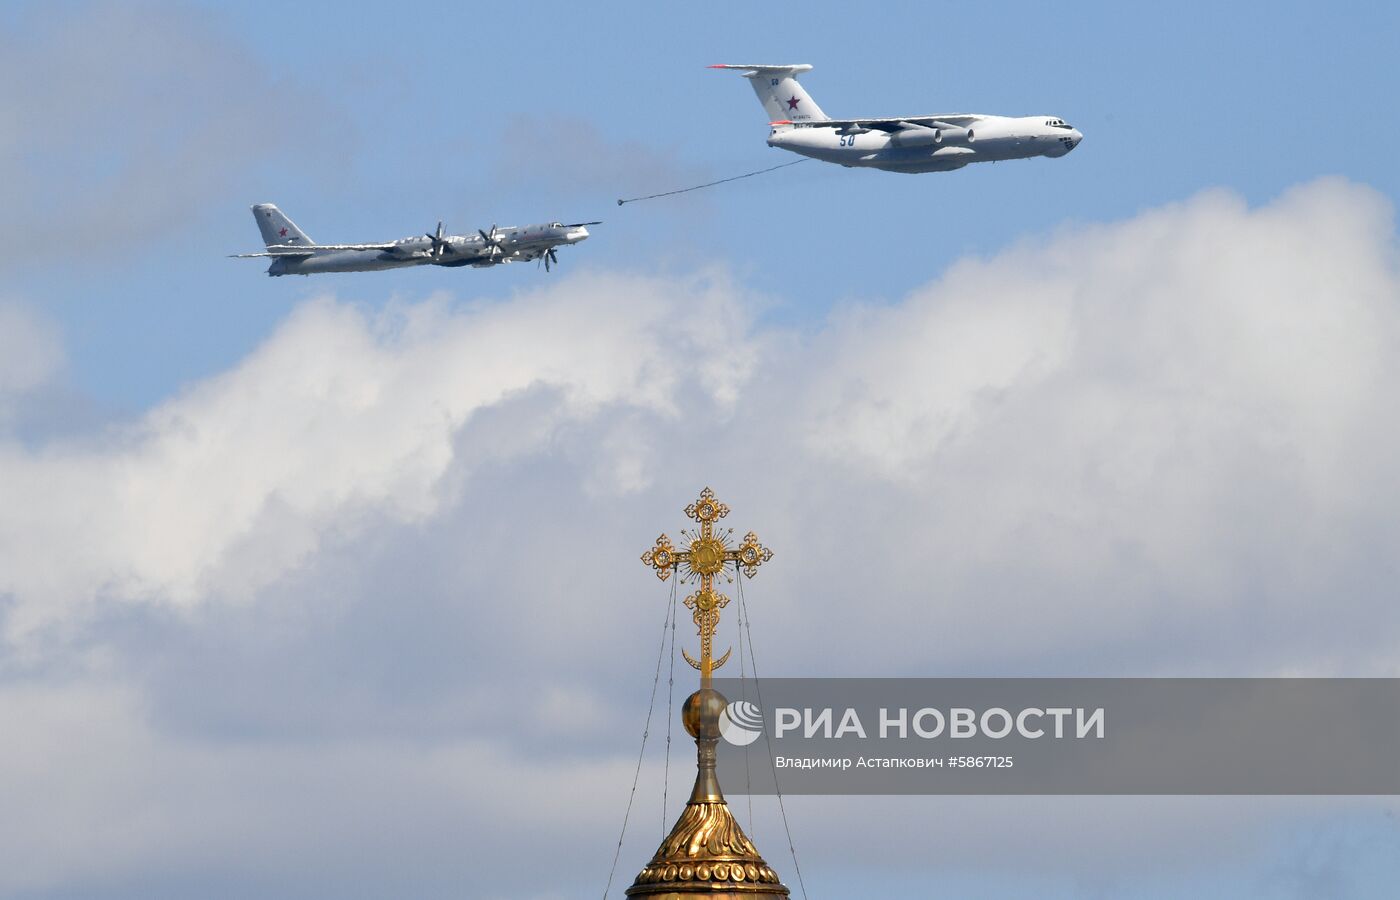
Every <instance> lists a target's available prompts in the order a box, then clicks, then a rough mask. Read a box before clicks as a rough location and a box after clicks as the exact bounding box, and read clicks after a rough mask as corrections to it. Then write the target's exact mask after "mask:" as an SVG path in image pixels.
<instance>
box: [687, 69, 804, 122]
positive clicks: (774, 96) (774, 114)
mask: <svg viewBox="0 0 1400 900" xmlns="http://www.w3.org/2000/svg"><path fill="white" fill-rule="evenodd" d="M710 68H711V69H730V70H733V71H736V72H739V73H740V74H742V75H743V76H744V77H745V78H747V79H748V80H749V84H751V85H753V92H754V93H755V94H757V95H758V102H760V103H762V104H763V111H764V112H766V113H768V121H769V122H770V123H778V122H782V123H790V122H820V121H822V120H824V119H828V118H830V116H828V115H827V114H826V113H824V112H822V109H821V107H820V106H818V105H817V101H815V100H813V99H812V97H811V95H810V94H808V93H807V91H806V90H804V89H803V87H802V85H800V84H798V83H797V76H799V75H801V74H802V73H803V72H809V71H811V69H812V67H811V66H808V65H800V66H734V65H721V66H710Z"/></svg>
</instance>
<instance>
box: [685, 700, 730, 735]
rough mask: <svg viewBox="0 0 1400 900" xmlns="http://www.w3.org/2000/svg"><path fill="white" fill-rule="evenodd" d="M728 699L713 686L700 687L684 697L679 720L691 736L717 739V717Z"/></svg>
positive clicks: (727, 703)
mask: <svg viewBox="0 0 1400 900" xmlns="http://www.w3.org/2000/svg"><path fill="white" fill-rule="evenodd" d="M728 705H729V701H728V700H726V699H725V698H724V695H723V694H721V693H720V692H719V691H717V690H715V689H714V688H701V689H700V690H698V691H696V692H695V693H693V694H691V695H690V696H689V697H687V698H685V705H684V706H682V707H681V721H682V722H683V723H685V730H686V731H687V732H689V734H690V736H691V737H693V738H701V739H711V740H714V739H718V738H719V717H720V713H722V712H724V708H725V707H726V706H728Z"/></svg>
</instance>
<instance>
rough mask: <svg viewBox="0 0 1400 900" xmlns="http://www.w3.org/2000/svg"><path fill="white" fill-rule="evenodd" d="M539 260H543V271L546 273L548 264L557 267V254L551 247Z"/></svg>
mask: <svg viewBox="0 0 1400 900" xmlns="http://www.w3.org/2000/svg"><path fill="white" fill-rule="evenodd" d="M540 258H541V259H543V260H544V270H545V271H546V272H548V271H549V265H550V263H553V264H554V265H556V266H557V265H559V254H557V253H555V252H554V248H553V247H550V248H549V249H548V250H546V251H544V253H543V254H542V255H541V257H540Z"/></svg>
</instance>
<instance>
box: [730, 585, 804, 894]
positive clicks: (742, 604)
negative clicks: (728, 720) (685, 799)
mask: <svg viewBox="0 0 1400 900" xmlns="http://www.w3.org/2000/svg"><path fill="white" fill-rule="evenodd" d="M739 618H740V620H741V621H743V623H744V628H745V630H746V631H748V635H749V666H750V668H752V669H753V689H754V695H755V696H756V697H757V699H758V706H759V708H760V709H762V708H763V689H762V688H760V687H759V683H760V682H759V677H758V661H757V660H756V659H755V658H754V649H753V630H752V629H751V628H750V625H751V623H750V622H749V605H748V603H747V602H746V601H745V600H744V579H743V578H740V579H739ZM763 741H764V743H765V744H766V745H767V746H768V763H769V765H770V766H772V767H773V793H774V794H775V795H777V798H778V812H779V813H781V814H782V817H783V831H784V832H786V833H787V840H788V852H790V853H791V854H792V868H793V871H795V872H796V873H797V886H798V887H799V888H800V889H801V890H802V900H807V883H806V882H805V881H803V880H802V867H801V866H800V865H798V863H797V848H796V847H795V846H793V843H792V828H791V826H789V825H788V817H787V809H786V808H785V807H784V806H783V791H782V789H781V788H779V787H778V768H777V765H776V764H775V763H774V761H773V739H772V738H771V737H770V736H769V734H768V729H767V728H765V729H763Z"/></svg>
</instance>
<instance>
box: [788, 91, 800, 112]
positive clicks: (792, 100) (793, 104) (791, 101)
mask: <svg viewBox="0 0 1400 900" xmlns="http://www.w3.org/2000/svg"><path fill="white" fill-rule="evenodd" d="M801 102H802V101H801V100H798V99H797V95H796V94H793V95H792V96H791V97H789V98H788V102H787V105H788V109H797V104H799V103H801Z"/></svg>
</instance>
